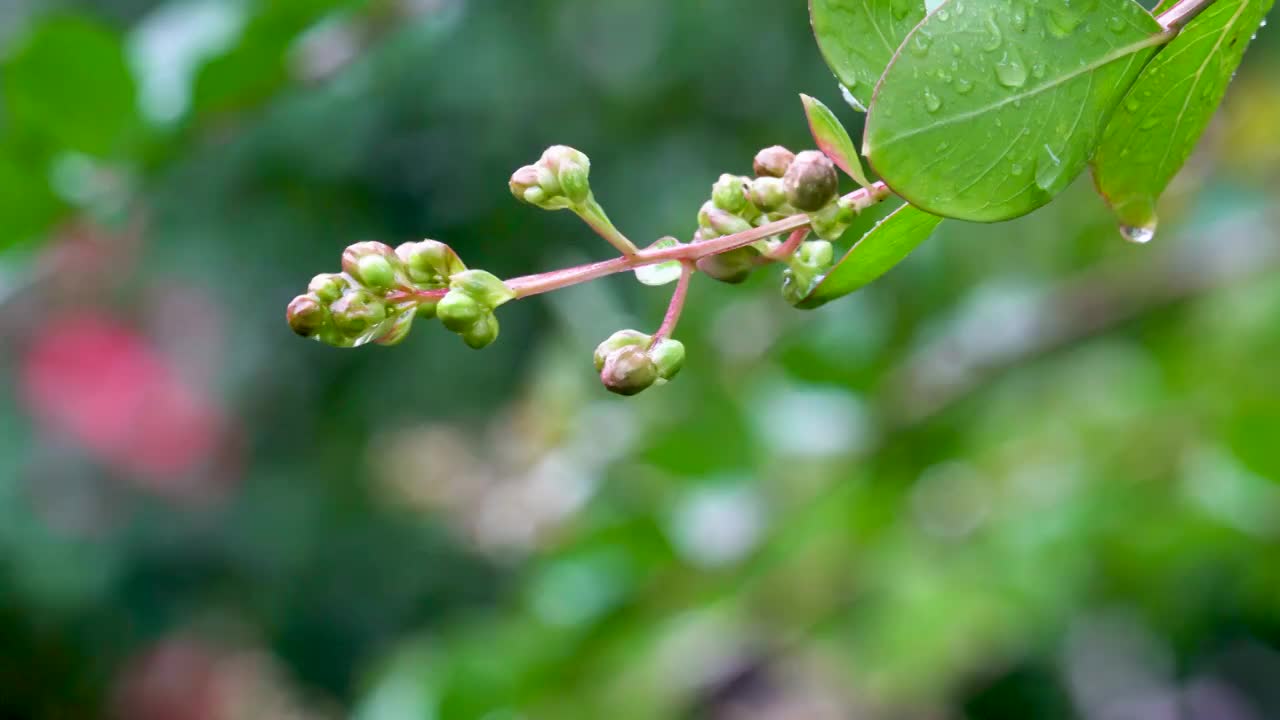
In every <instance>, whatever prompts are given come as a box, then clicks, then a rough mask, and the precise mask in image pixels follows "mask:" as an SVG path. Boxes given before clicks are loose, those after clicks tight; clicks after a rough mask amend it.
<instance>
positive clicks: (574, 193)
mask: <svg viewBox="0 0 1280 720" xmlns="http://www.w3.org/2000/svg"><path fill="white" fill-rule="evenodd" d="M540 164H543V165H545V166H546V167H547V168H548V169H549V170H551V171H552V172H553V173H555V177H556V180H557V182H558V184H559V186H560V190H561V191H562V192H563V193H564V196H565V197H566V198H568V199H569V202H571V203H573V204H574V205H580V204H581V203H584V202H586V200H587V197H588V196H590V195H591V159H590V158H588V157H587V155H586V153H583V152H581V151H579V150H575V149H573V148H571V147H568V146H566V145H554V146H552V147H549V148H547V150H546V152H544V153H542V160H541V163H540Z"/></svg>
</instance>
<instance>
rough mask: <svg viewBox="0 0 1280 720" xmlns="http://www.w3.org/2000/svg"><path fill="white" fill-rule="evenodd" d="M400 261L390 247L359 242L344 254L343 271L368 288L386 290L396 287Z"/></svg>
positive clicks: (377, 243) (383, 244)
mask: <svg viewBox="0 0 1280 720" xmlns="http://www.w3.org/2000/svg"><path fill="white" fill-rule="evenodd" d="M399 265H400V259H399V258H397V257H396V251H395V250H392V249H391V246H390V245H387V244H385V243H380V242H372V241H366V242H358V243H355V244H354V245H350V246H348V247H347V249H346V250H344V251H343V253H342V269H343V271H344V272H346V273H347V274H348V275H350V276H351V277H353V278H355V280H356V282H358V283H360V284H361V285H364V286H365V287H367V288H370V289H375V290H386V289H388V288H391V287H394V286H395V285H396V284H397V283H396V271H397V269H398V268H399Z"/></svg>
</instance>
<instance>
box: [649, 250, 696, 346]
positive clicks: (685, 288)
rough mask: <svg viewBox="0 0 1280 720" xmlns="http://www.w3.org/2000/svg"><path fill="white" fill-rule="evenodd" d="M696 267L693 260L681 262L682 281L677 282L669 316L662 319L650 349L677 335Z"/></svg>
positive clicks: (668, 310)
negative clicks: (677, 327) (677, 326)
mask: <svg viewBox="0 0 1280 720" xmlns="http://www.w3.org/2000/svg"><path fill="white" fill-rule="evenodd" d="M693 273H694V265H693V261H692V260H682V261H681V262H680V280H679V281H677V282H676V290H675V292H674V293H672V294H671V304H669V305H667V314H666V316H664V317H663V318H662V326H661V327H659V328H658V331H657V332H655V333H654V334H653V340H652V341H651V342H650V343H649V347H653V346H655V345H657V344H658V343H660V342H662V340H663V339H664V338H669V337H671V336H672V335H674V334H675V331H676V325H677V324H678V323H679V322H680V313H681V312H683V311H684V302H685V300H686V299H687V298H688V297H689V284H690V281H691V280H693Z"/></svg>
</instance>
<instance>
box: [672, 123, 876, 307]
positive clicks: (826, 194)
mask: <svg viewBox="0 0 1280 720" xmlns="http://www.w3.org/2000/svg"><path fill="white" fill-rule="evenodd" d="M753 169H754V170H755V174H756V177H754V178H748V177H743V176H738V175H728V174H726V175H721V176H720V179H719V180H718V181H717V182H716V184H715V185H713V186H712V188H711V199H710V200H709V201H707V202H706V203H704V204H703V206H702V208H701V209H700V210H699V211H698V231H697V233H696V234H695V235H694V238H693V241H694V242H695V243H696V242H705V241H707V240H714V239H715V238H718V237H722V236H725V235H732V234H735V233H740V232H745V231H747V230H750V229H751V228H753V227H760V226H762V225H766V224H768V223H771V222H775V221H777V220H781V219H783V218H786V217H789V216H791V215H796V214H798V213H805V214H807V215H809V218H810V223H811V228H812V231H813V233H814V234H815V235H817V236H818V237H819V238H822V240H818V241H813V242H810V243H805V245H803V246H801V248H800V249H799V251H797V252H796V253H795V255H793V257H792V258H791V259H789V260H788V265H789V266H790V269H789V271H788V272H789V273H790V274H789V275H788V278H789V282H788V283H787V285H785V286H784V294H786V295H787V296H788V298H790V297H791V296H792V294H794V291H792V290H787V289H786V288H796V287H800V286H801V285H803V284H804V282H807V281H809V280H812V279H814V278H817V277H818V276H819V275H820V274H821V272H822V270H823V269H825V267H821V268H820V267H818V263H817V262H816V261H818V260H820V259H821V258H823V257H826V256H830V255H831V246H830V243H829V242H827V241H830V240H835V239H837V238H839V237H840V236H841V235H843V234H844V231H845V230H847V229H848V228H849V225H850V224H851V223H852V222H853V219H854V217H855V216H856V215H857V208H856V206H855V205H854V203H853V202H852V201H849V200H846V199H845V198H841V197H839V176H838V175H837V173H836V168H835V164H834V163H832V162H831V160H830V159H829V158H827V156H826V155H824V154H823V153H821V152H818V151H816V150H809V151H805V152H802V153H800V154H799V155H797V154H795V153H793V152H791V151H790V150H788V149H786V148H784V147H781V146H774V147H770V148H765V149H764V150H761V151H760V152H759V153H757V154H756V157H755V162H754V163H753ZM781 243H782V238H781V237H773V238H766V239H765V240H761V241H759V242H756V243H753V244H751V245H747V246H744V247H741V248H738V249H736V250H732V251H729V252H726V253H722V254H719V255H713V256H710V257H705V258H702V259H701V260H699V261H698V269H699V270H701V271H702V272H703V273H705V274H707V275H709V276H711V277H713V278H715V279H717V280H720V281H723V282H728V283H740V282H742V281H744V280H746V279H747V276H749V275H750V274H751V271H752V270H753V269H754V268H756V267H758V266H759V265H761V264H762V263H763V262H765V261H764V259H763V257H764V256H766V255H769V254H770V253H771V252H772V251H773V250H774V249H775V248H777V247H778V246H779V245H780V244H781ZM824 248H825V249H824ZM827 262H828V264H829V263H830V261H829V260H828V261H827ZM802 281H804V282H802ZM804 286H805V287H808V286H807V285H804Z"/></svg>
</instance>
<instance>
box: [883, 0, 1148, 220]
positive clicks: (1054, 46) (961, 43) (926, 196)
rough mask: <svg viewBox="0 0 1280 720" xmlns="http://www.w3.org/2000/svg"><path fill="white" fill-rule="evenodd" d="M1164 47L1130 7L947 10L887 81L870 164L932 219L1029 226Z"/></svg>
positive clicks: (1059, 2) (1011, 0) (1002, 1)
mask: <svg viewBox="0 0 1280 720" xmlns="http://www.w3.org/2000/svg"><path fill="white" fill-rule="evenodd" d="M1086 5H1088V7H1087V8H1086V7H1085V6H1086ZM1166 40H1168V36H1167V35H1165V34H1164V33H1163V30H1162V28H1161V27H1160V24H1159V23H1157V22H1156V21H1155V19H1154V18H1152V17H1151V15H1149V14H1148V13H1147V11H1146V10H1143V9H1142V7H1141V6H1140V5H1138V4H1137V3H1135V2H1133V1H1132V0H1087V2H1086V1H1083V0H1074V2H1073V1H1072V0H1042V1H1041V2H1038V3H1025V2H1023V0H951V1H950V2H947V3H945V4H944V5H943V6H942V7H941V8H939V9H938V10H937V11H936V12H934V13H933V14H932V15H930V16H929V17H928V19H926V20H925V21H924V22H923V23H921V24H920V25H919V26H918V27H917V28H916V29H915V30H913V31H912V32H911V34H910V35H909V36H908V38H907V40H906V41H905V42H904V44H903V49H902V50H901V51H900V52H899V53H898V54H897V56H896V57H895V58H894V60H893V62H892V63H891V64H890V65H889V69H888V70H886V71H885V75H884V78H883V79H882V80H881V82H880V87H879V89H878V90H877V92H876V97H875V99H874V100H873V101H872V104H871V109H870V112H869V114H868V116H867V132H866V139H865V142H864V145H863V153H864V154H865V155H866V156H867V159H868V160H869V161H870V162H871V165H872V167H873V168H875V170H876V171H877V172H878V173H879V174H880V176H881V177H882V179H883V180H884V181H885V182H886V183H888V184H889V186H890V187H891V188H893V190H894V192H896V193H898V194H899V195H901V196H902V197H903V198H905V199H906V200H907V201H909V202H911V203H912V204H913V205H916V206H918V207H920V208H921V209H923V210H927V211H928V212H931V213H934V214H937V215H943V216H946V217H955V218H960V219H963V220H974V221H980V222H995V221H999V220H1008V219H1010V218H1014V217H1018V216H1020V215H1025V214H1026V213H1029V212H1031V211H1032V210H1034V209H1036V208H1038V207H1040V206H1041V205H1044V204H1045V203H1047V202H1049V200H1050V199H1052V198H1053V196H1054V195H1056V194H1057V193H1058V192H1060V191H1061V190H1062V189H1063V188H1065V187H1066V186H1067V185H1068V184H1070V183H1071V181H1072V180H1074V179H1075V178H1076V176H1077V175H1079V174H1080V172H1081V171H1082V170H1083V169H1084V168H1085V166H1086V165H1087V164H1088V161H1089V157H1090V156H1091V155H1092V154H1093V150H1094V147H1095V145H1096V144H1097V142H1098V139H1099V137H1100V135H1101V133H1102V129H1103V128H1104V127H1105V126H1106V123H1107V120H1108V118H1109V117H1110V116H1111V113H1112V111H1113V109H1114V108H1115V106H1116V105H1117V104H1118V103H1119V101H1120V99H1121V97H1123V95H1124V92H1125V90H1127V89H1128V87H1129V85H1130V84H1132V82H1133V80H1134V78H1135V77H1137V75H1138V73H1139V72H1140V71H1141V69H1142V67H1143V66H1144V65H1145V64H1146V62H1147V60H1148V59H1149V58H1150V57H1151V54H1152V53H1154V52H1155V49H1154V48H1155V46H1156V45H1159V44H1160V43H1162V42H1165V41H1166Z"/></svg>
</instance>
